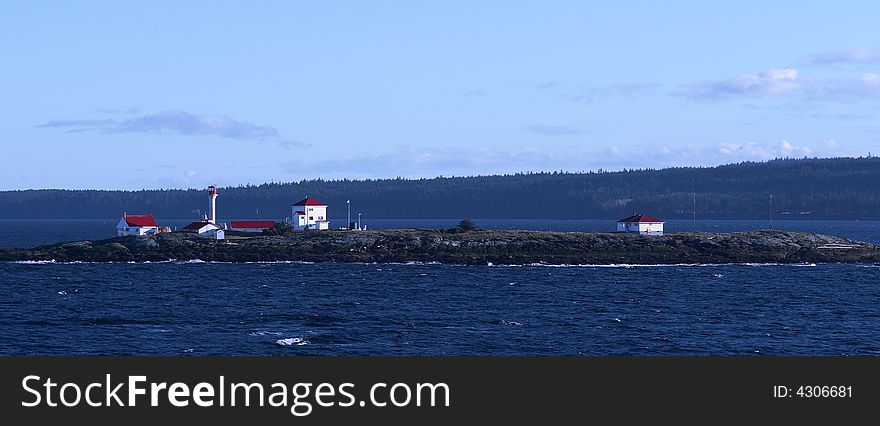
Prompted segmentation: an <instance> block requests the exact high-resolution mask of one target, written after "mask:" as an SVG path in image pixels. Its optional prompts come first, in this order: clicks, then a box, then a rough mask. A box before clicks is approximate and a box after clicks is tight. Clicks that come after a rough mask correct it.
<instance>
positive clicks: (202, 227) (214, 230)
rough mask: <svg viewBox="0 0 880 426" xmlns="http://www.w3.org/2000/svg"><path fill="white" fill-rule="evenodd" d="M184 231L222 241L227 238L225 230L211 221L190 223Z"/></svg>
mask: <svg viewBox="0 0 880 426" xmlns="http://www.w3.org/2000/svg"><path fill="white" fill-rule="evenodd" d="M183 231H186V232H195V233H196V234H199V235H204V236H207V237H212V238H216V239H218V240H222V239H223V238H225V236H226V233H225V232H224V231H223V229H222V228H220V227H219V226H217V225H216V224H214V223H212V222H211V221H202V222H193V223H190V224H189V225H186V226H184V227H183Z"/></svg>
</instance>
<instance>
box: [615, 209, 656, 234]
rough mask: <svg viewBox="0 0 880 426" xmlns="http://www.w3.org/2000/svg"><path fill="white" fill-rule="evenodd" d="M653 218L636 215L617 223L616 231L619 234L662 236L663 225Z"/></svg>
mask: <svg viewBox="0 0 880 426" xmlns="http://www.w3.org/2000/svg"><path fill="white" fill-rule="evenodd" d="M664 223H666V222H663V221H661V220H660V219H657V218H656V217H653V216H648V215H646V214H636V215H632V216H630V217H625V218H623V219H620V220H618V221H617V230H618V231H619V232H637V233H639V234H641V235H663V224H664Z"/></svg>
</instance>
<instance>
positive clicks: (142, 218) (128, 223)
mask: <svg viewBox="0 0 880 426" xmlns="http://www.w3.org/2000/svg"><path fill="white" fill-rule="evenodd" d="M158 232H159V225H157V224H156V220H155V219H153V215H150V214H124V213H123V214H122V219H120V220H119V223H118V224H117V225H116V235H117V236H120V237H124V236H127V235H150V234H156V233H158Z"/></svg>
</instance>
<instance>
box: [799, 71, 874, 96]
mask: <svg viewBox="0 0 880 426" xmlns="http://www.w3.org/2000/svg"><path fill="white" fill-rule="evenodd" d="M811 95H812V96H813V97H817V98H820V99H827V100H835V101H853V100H859V99H867V98H880V74H874V73H867V74H863V75H861V76H859V77H846V78H836V79H829V80H824V81H822V82H821V84H820V85H819V86H818V87H817V88H816V91H815V92H814V93H812V94H811Z"/></svg>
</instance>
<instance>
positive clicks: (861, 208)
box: [0, 157, 880, 221]
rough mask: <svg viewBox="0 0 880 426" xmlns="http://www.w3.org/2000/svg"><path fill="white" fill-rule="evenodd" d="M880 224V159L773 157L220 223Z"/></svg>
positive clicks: (228, 211) (132, 202) (416, 190)
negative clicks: (640, 218)
mask: <svg viewBox="0 0 880 426" xmlns="http://www.w3.org/2000/svg"><path fill="white" fill-rule="evenodd" d="M771 194H772V195H773V200H772V211H773V215H774V217H775V218H777V219H786V218H789V219H880V158H878V157H866V158H829V159H777V160H772V161H767V162H744V163H738V164H730V165H724V166H717V167H674V168H668V169H660V170H653V169H647V170H625V171H619V172H601V171H600V172H586V173H563V172H552V173H522V174H513V175H499V176H470V177H438V178H431V179H378V180H321V179H317V180H307V181H301V182H291V183H267V184H263V185H258V186H239V187H229V188H221V189H220V197H219V198H218V211H219V215H220V219H222V220H224V221H225V220H229V219H250V218H267V219H280V218H284V217H286V216H288V215H289V214H290V209H289V206H290V205H291V204H293V203H294V202H296V201H298V200H300V199H302V198H303V197H305V196H307V195H308V196H312V197H315V198H317V199H318V200H321V201H323V202H325V203H327V204H328V205H329V209H328V213H329V215H330V217H331V218H335V219H340V218H343V219H344V218H345V215H346V207H345V201H346V200H348V199H350V200H351V203H352V212H353V213H354V214H356V213H357V212H362V213H363V214H364V215H366V216H367V217H371V218H388V219H397V218H443V219H456V218H485V219H489V218H504V219H526V218H534V219H544V218H546V219H582V218H583V219H617V218H620V217H624V216H627V215H630V214H632V213H634V212H640V213H648V214H651V215H654V216H657V217H659V218H661V219H689V218H691V217H692V215H693V212H694V205H695V203H694V199H696V214H697V218H698V219H764V218H767V217H768V215H769V214H770V212H771V206H770V195H771ZM206 205H207V196H206V195H205V192H204V190H203V189H191V190H144V191H104V190H63V189H45V190H23V191H3V192H0V218H4V219H31V218H32V219H87V218H115V217H118V216H119V215H120V214H122V212H128V213H152V214H153V215H155V216H156V217H157V218H164V219H184V218H190V217H195V216H196V215H197V211H202V212H203V211H204V210H205V208H206Z"/></svg>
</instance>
